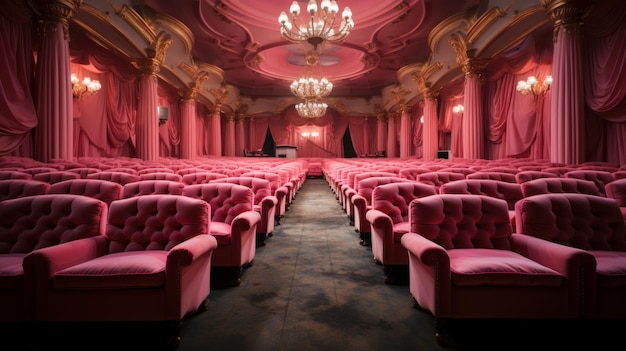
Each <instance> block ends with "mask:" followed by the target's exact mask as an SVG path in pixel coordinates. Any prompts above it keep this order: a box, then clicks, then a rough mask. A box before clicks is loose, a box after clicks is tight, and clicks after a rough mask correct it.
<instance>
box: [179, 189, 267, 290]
mask: <svg viewBox="0 0 626 351" xmlns="http://www.w3.org/2000/svg"><path fill="white" fill-rule="evenodd" d="M183 195H185V196H188V197H192V198H197V199H202V200H204V201H206V202H207V203H208V204H209V205H210V206H211V211H212V214H211V235H213V236H215V238H217V244H218V246H217V249H216V250H215V253H214V255H213V267H212V268H213V273H214V283H215V285H216V286H218V287H225V286H238V285H239V284H240V279H239V278H240V275H241V273H242V268H247V267H249V266H250V265H252V263H253V260H254V257H255V255H256V227H257V226H258V224H259V222H260V221H261V215H260V214H259V213H258V212H256V211H254V194H253V192H252V189H250V188H248V187H246V186H243V185H239V184H231V183H204V184H193V185H187V186H185V189H183Z"/></svg>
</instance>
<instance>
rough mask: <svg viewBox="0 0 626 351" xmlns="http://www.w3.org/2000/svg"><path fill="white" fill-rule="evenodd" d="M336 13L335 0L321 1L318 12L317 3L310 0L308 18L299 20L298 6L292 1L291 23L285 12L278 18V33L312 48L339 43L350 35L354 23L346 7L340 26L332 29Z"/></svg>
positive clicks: (350, 12) (337, 8)
mask: <svg viewBox="0 0 626 351" xmlns="http://www.w3.org/2000/svg"><path fill="white" fill-rule="evenodd" d="M338 11H339V6H338V5H337V1H335V0H322V1H321V3H320V5H319V10H318V5H317V1H316V0H310V1H309V3H308V5H307V12H308V13H309V16H310V18H303V19H301V18H300V17H299V15H300V5H299V4H298V2H297V1H294V2H293V3H292V4H291V6H290V7H289V12H290V13H291V21H289V17H288V16H287V13H285V11H283V12H281V13H280V16H278V23H280V33H281V34H282V35H283V37H284V38H285V39H287V40H289V41H290V42H293V43H302V42H308V43H309V44H311V45H313V47H314V48H317V46H318V45H320V44H322V43H324V42H328V43H340V42H342V41H343V40H344V39H345V38H346V37H347V36H348V34H350V31H351V30H352V28H353V27H354V21H353V20H352V11H351V10H350V8H349V7H346V8H344V10H343V12H342V14H341V24H339V25H338V26H337V27H334V25H335V17H336V14H337V12H338ZM303 17H306V16H303Z"/></svg>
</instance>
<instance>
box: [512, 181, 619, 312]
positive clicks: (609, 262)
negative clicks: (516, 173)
mask: <svg viewBox="0 0 626 351" xmlns="http://www.w3.org/2000/svg"><path fill="white" fill-rule="evenodd" d="M515 208H516V210H517V215H516V217H517V227H518V228H519V232H520V233H523V234H526V235H529V236H533V237H538V238H541V239H544V240H547V241H551V242H555V243H558V244H561V245H564V246H567V247H576V248H579V249H583V250H585V251H586V252H588V253H589V254H590V255H592V256H593V258H594V259H595V260H594V262H593V264H589V267H588V270H585V271H584V272H583V273H584V275H583V278H584V280H585V284H584V285H583V296H584V298H585V299H584V301H583V317H588V318H599V319H624V318H626V300H625V299H624V296H626V225H625V224H624V217H623V216H622V213H621V211H620V209H619V206H618V204H617V203H616V202H615V201H614V200H613V199H609V198H605V197H602V196H594V195H587V194H574V193H562V194H541V195H535V196H530V197H527V198H524V199H523V200H521V201H520V202H519V203H518V204H517V205H516V206H515Z"/></svg>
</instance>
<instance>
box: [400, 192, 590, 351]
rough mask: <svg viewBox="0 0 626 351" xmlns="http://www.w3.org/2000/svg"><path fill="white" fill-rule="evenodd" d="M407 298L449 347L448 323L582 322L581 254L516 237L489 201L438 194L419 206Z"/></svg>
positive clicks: (585, 261) (585, 257)
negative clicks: (429, 319)
mask: <svg viewBox="0 0 626 351" xmlns="http://www.w3.org/2000/svg"><path fill="white" fill-rule="evenodd" d="M409 211H410V223H411V224H410V230H411V233H407V234H405V235H404V236H402V239H401V241H402V245H403V246H404V247H405V248H406V249H407V250H408V255H409V291H410V293H411V296H412V297H413V299H414V300H415V304H416V307H419V308H421V309H422V310H424V311H427V312H429V313H431V314H432V315H433V316H434V318H435V326H436V333H437V340H438V341H439V342H440V343H442V344H444V345H445V344H446V342H447V341H446V338H445V328H444V325H445V323H444V322H445V321H446V320H449V319H456V320H462V319H485V318H488V319H496V318H515V319H536V318H542V319H543V318H546V319H566V318H570V317H580V316H581V304H582V296H581V291H582V288H581V287H582V285H583V283H584V282H583V281H582V277H583V276H584V274H585V273H586V272H584V270H585V269H586V268H587V267H588V265H589V264H590V263H591V264H592V263H593V258H592V257H591V256H590V255H589V254H588V253H586V252H585V251H583V250H580V249H576V248H571V247H566V246H563V245H559V244H556V243H552V242H549V241H546V240H542V239H539V238H535V237H532V236H529V235H522V234H517V233H513V232H512V230H511V222H510V221H509V214H508V207H507V205H506V202H505V201H504V200H501V199H496V198H493V197H489V196H485V195H465V194H438V195H433V196H428V197H423V198H419V199H416V200H413V201H412V202H411V205H410V209H409Z"/></svg>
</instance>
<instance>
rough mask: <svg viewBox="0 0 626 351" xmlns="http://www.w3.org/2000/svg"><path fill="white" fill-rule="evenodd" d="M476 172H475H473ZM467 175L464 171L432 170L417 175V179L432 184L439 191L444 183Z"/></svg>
mask: <svg viewBox="0 0 626 351" xmlns="http://www.w3.org/2000/svg"><path fill="white" fill-rule="evenodd" d="M471 174H475V173H471ZM465 178H466V175H465V174H462V173H455V172H442V171H431V172H427V173H422V174H418V175H416V176H415V181H417V182H420V183H424V184H430V185H432V186H434V187H435V189H437V192H439V187H440V186H441V185H442V184H444V183H448V182H451V181H454V180H461V179H465Z"/></svg>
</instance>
